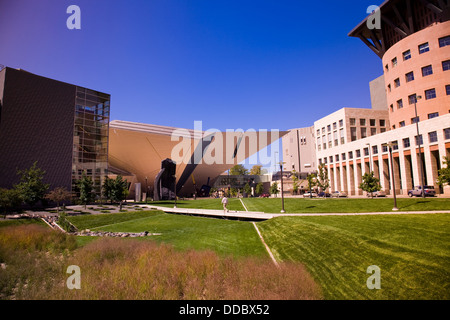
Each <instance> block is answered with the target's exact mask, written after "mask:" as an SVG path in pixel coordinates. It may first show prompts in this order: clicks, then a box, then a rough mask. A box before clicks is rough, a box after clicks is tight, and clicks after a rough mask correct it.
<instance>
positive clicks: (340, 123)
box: [339, 119, 344, 128]
mask: <svg viewBox="0 0 450 320" xmlns="http://www.w3.org/2000/svg"><path fill="white" fill-rule="evenodd" d="M343 126H344V120H342V119H341V120H339V128H342V127H343Z"/></svg>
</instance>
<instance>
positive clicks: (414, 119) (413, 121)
mask: <svg viewBox="0 0 450 320" xmlns="http://www.w3.org/2000/svg"><path fill="white" fill-rule="evenodd" d="M419 121H420V117H414V118H411V123H412V124H415V123H417V122H419Z"/></svg>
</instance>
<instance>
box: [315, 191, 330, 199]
mask: <svg viewBox="0 0 450 320" xmlns="http://www.w3.org/2000/svg"><path fill="white" fill-rule="evenodd" d="M317 196H318V197H321V198H330V197H331V194H329V193H328V192H323V191H322V192H319V193H318V194H317Z"/></svg>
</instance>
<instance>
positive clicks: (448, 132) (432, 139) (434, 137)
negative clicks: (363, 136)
mask: <svg viewBox="0 0 450 320" xmlns="http://www.w3.org/2000/svg"><path fill="white" fill-rule="evenodd" d="M414 138H415V142H416V146H419V145H423V135H420V136H415V137H414ZM444 139H445V140H450V128H446V129H444ZM428 141H429V143H436V142H438V134H437V131H432V132H429V133H428ZM402 143H403V148H405V149H406V148H410V147H411V141H410V139H409V138H404V139H402ZM369 147H370V146H369ZM369 147H365V148H363V152H364V156H365V157H368V156H370V154H371V152H372V154H373V155H376V154H378V153H379V149H378V145H374V146H371V149H369ZM381 148H382V149H381V150H382V152H383V153H386V152H388V146H387V145H385V144H384V145H381ZM392 149H393V150H398V141H393V143H392ZM347 156H348V159H349V160H352V159H353V158H354V157H355V158H361V149H358V150H355V153H353V151H349V152H348V153H345V152H344V153H341V154H336V155H334V156H329V157H325V158H323V159H319V163H320V164H322V163H325V164H327V163H328V162H329V163H333V162H334V161H335V162H339V161H341V160H342V161H346V160H347Z"/></svg>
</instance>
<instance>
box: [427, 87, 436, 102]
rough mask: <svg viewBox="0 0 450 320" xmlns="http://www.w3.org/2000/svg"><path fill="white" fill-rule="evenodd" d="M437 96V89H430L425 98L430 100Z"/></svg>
mask: <svg viewBox="0 0 450 320" xmlns="http://www.w3.org/2000/svg"><path fill="white" fill-rule="evenodd" d="M434 98H436V90H435V89H430V90H426V91H425V99H427V100H430V99H434Z"/></svg>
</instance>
